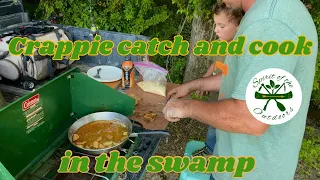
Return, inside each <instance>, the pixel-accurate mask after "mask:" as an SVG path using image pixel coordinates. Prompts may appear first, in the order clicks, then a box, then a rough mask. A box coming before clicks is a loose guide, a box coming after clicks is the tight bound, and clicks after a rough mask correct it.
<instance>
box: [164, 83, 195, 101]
mask: <svg viewBox="0 0 320 180" xmlns="http://www.w3.org/2000/svg"><path fill="white" fill-rule="evenodd" d="M190 91H192V88H191V87H190V85H189V84H188V83H186V84H182V85H180V86H178V87H176V88H174V89H172V90H171V91H169V92H168V94H167V97H168V98H173V99H178V98H183V97H186V96H188V94H189V93H190Z"/></svg>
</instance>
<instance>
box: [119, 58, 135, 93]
mask: <svg viewBox="0 0 320 180" xmlns="http://www.w3.org/2000/svg"><path fill="white" fill-rule="evenodd" d="M121 87H122V90H125V89H129V88H133V87H134V65H133V62H132V60H131V58H129V59H128V58H125V60H124V61H123V62H122V83H121Z"/></svg>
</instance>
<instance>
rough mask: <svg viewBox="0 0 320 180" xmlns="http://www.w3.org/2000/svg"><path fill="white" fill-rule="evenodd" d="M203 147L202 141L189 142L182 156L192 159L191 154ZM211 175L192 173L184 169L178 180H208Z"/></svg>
mask: <svg viewBox="0 0 320 180" xmlns="http://www.w3.org/2000/svg"><path fill="white" fill-rule="evenodd" d="M202 147H204V142H202V141H189V142H188V143H187V146H186V150H185V152H184V156H188V157H190V160H191V159H192V157H191V154H192V153H193V152H194V151H196V150H198V149H201V148H202ZM210 175H211V174H204V173H193V172H190V171H189V170H188V168H187V169H185V170H184V171H183V172H181V174H180V180H210Z"/></svg>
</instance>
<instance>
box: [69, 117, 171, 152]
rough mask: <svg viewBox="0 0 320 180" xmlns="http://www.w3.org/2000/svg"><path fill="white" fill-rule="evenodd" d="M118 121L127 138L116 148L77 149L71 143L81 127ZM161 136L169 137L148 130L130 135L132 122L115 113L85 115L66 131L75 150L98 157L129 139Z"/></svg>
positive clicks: (165, 133)
mask: <svg viewBox="0 0 320 180" xmlns="http://www.w3.org/2000/svg"><path fill="white" fill-rule="evenodd" d="M101 120H103V121H118V122H119V121H120V122H121V123H123V124H124V125H125V126H126V127H127V129H128V137H127V138H126V139H125V140H124V141H122V142H121V143H120V144H117V145H116V146H112V147H108V148H103V149H87V148H81V147H78V146H77V145H76V144H74V143H73V141H72V137H73V134H74V133H75V132H76V131H77V130H78V129H79V128H80V127H82V126H84V125H86V124H88V123H90V122H92V121H101ZM154 134H157V135H162V136H169V135H170V134H169V132H168V131H166V130H148V131H142V132H138V133H132V122H131V121H130V120H129V118H127V117H126V116H124V115H122V114H119V113H116V112H96V113H92V114H89V115H86V116H84V117H82V118H80V119H78V120H77V121H75V122H74V123H73V124H72V125H71V126H70V128H69V131H68V139H69V141H70V143H71V144H72V145H73V146H74V147H75V148H77V149H78V150H80V151H82V152H84V153H88V154H92V155H100V154H101V153H108V152H110V151H112V150H115V149H120V148H121V147H122V146H123V145H124V144H125V143H126V142H127V141H128V140H129V137H137V136H143V135H154Z"/></svg>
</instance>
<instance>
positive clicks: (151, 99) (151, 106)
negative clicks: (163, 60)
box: [125, 81, 179, 130]
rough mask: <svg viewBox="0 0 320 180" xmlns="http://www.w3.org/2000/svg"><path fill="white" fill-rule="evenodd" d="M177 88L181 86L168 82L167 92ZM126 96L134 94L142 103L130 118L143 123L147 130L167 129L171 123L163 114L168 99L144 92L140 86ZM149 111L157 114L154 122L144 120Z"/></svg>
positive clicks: (136, 86)
mask: <svg viewBox="0 0 320 180" xmlns="http://www.w3.org/2000/svg"><path fill="white" fill-rule="evenodd" d="M137 82H138V81H137ZM177 86H179V84H174V83H169V82H168V83H167V92H168V91H170V90H171V89H173V88H174V87H177ZM125 94H127V95H130V94H134V95H135V96H137V97H139V98H141V101H140V102H139V103H138V104H137V105H136V107H135V113H134V114H133V115H132V116H130V117H129V118H130V119H133V120H135V121H138V122H140V123H142V124H143V126H144V128H146V129H151V130H164V129H166V127H167V125H168V123H169V121H167V120H166V119H165V118H164V116H163V114H162V110H163V108H164V103H165V101H166V97H163V96H160V95H156V94H152V93H148V92H144V91H143V90H142V89H141V88H140V87H139V86H138V85H135V87H134V88H131V89H128V90H126V91H125ZM149 111H152V112H153V113H155V114H157V116H156V117H155V119H154V121H153V122H149V121H146V120H144V118H143V115H144V114H145V113H147V112H149Z"/></svg>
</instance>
